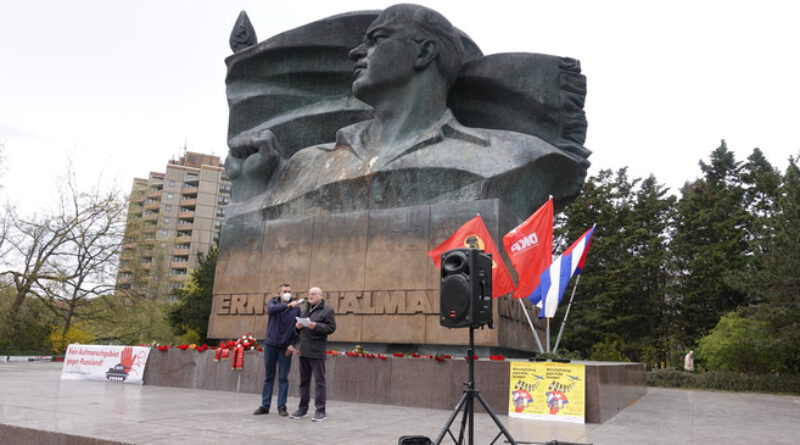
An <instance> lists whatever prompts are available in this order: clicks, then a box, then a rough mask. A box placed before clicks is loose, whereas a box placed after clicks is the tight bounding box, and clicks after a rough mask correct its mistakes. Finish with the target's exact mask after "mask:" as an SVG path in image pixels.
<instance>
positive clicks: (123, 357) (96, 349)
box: [61, 345, 150, 385]
mask: <svg viewBox="0 0 800 445" xmlns="http://www.w3.org/2000/svg"><path fill="white" fill-rule="evenodd" d="M149 353H150V348H149V347H147V346H105V345H69V347H68V348H67V354H66V356H65V357H64V368H63V369H62V370H61V378H62V379H66V380H100V381H109V382H119V383H135V384H139V385H141V384H142V383H144V382H143V380H142V378H143V377H144V366H145V364H147V355H148V354H149Z"/></svg>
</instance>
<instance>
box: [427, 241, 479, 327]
mask: <svg viewBox="0 0 800 445" xmlns="http://www.w3.org/2000/svg"><path fill="white" fill-rule="evenodd" d="M441 274H442V281H441V285H440V290H439V303H440V304H439V324H440V325H442V326H444V327H448V328H468V327H479V326H482V325H484V324H488V325H490V327H491V324H492V256H491V255H489V254H486V253H484V252H483V251H481V250H478V249H453V250H448V251H447V252H445V253H443V254H442V262H441Z"/></svg>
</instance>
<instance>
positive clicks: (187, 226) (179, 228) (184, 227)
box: [175, 224, 194, 232]
mask: <svg viewBox="0 0 800 445" xmlns="http://www.w3.org/2000/svg"><path fill="white" fill-rule="evenodd" d="M192 227H194V224H178V225H177V226H175V230H177V231H178V232H183V231H187V232H188V231H190V230H192Z"/></svg>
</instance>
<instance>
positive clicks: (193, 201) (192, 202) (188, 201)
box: [181, 198, 197, 209]
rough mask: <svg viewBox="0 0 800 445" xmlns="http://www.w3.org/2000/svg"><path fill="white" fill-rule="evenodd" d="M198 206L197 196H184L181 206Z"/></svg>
mask: <svg viewBox="0 0 800 445" xmlns="http://www.w3.org/2000/svg"><path fill="white" fill-rule="evenodd" d="M196 206H197V198H182V199H181V207H189V208H192V209H193V208H195V207H196Z"/></svg>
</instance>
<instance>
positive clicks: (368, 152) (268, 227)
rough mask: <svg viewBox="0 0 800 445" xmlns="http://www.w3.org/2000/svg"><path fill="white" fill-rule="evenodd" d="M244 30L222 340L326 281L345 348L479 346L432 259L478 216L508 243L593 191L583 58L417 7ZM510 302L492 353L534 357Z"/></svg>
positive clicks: (214, 327)
mask: <svg viewBox="0 0 800 445" xmlns="http://www.w3.org/2000/svg"><path fill="white" fill-rule="evenodd" d="M255 41H256V39H255V32H254V31H252V27H251V26H250V24H249V20H248V19H247V17H246V15H241V16H240V18H239V20H238V21H237V25H236V27H235V28H234V33H233V34H232V36H231V47H232V49H233V50H234V51H235V54H233V55H232V56H230V57H229V58H228V59H227V60H226V62H227V65H228V77H227V79H226V83H227V87H228V100H229V104H230V110H231V111H230V122H229V146H230V154H229V156H228V158H227V159H226V162H225V164H226V169H227V170H228V172H229V175H230V177H231V180H232V187H233V196H232V198H233V203H232V204H230V205H229V206H228V207H227V209H226V219H225V224H224V226H223V231H222V232H223V233H222V238H221V243H220V256H219V263H218V268H217V282H216V283H215V289H214V295H215V296H214V308H213V309H212V316H211V320H210V324H209V336H210V337H216V338H226V337H233V336H237V335H240V334H241V333H242V332H247V331H253V332H261V331H263V325H264V323H265V321H266V320H265V316H264V315H263V300H264V297H265V295H266V294H267V293H268V292H269V289H272V288H273V287H274V286H275V284H277V283H279V282H286V281H288V282H291V283H292V284H293V285H295V286H296V287H298V288H308V286H310V285H320V286H322V287H323V288H325V289H332V290H333V291H332V292H329V295H328V296H327V297H328V301H329V302H330V303H331V304H333V305H334V307H335V308H336V311H337V320H339V324H340V329H339V330H337V333H336V334H334V336H332V337H331V340H332V341H340V342H355V343H369V342H375V343H403V344H464V340H465V339H463V338H461V337H463V335H460V333H459V332H458V331H457V330H456V331H448V330H447V329H445V328H442V327H440V326H439V325H438V281H439V274H438V271H437V270H436V269H435V267H434V266H433V265H432V264H431V263H430V261H429V259H428V258H427V256H426V255H425V253H426V252H427V251H428V250H430V249H431V248H433V247H435V246H436V245H438V244H439V243H440V242H441V241H442V240H444V239H445V238H447V237H448V236H449V235H450V234H451V233H452V232H453V231H454V230H455V229H456V228H458V227H459V226H460V225H461V224H463V223H464V222H466V221H467V220H468V219H470V218H471V217H472V216H474V214H475V213H480V214H481V215H482V216H483V218H484V220H485V221H486V223H487V225H488V228H489V230H490V232H491V233H492V235H493V236H494V237H495V240H499V239H500V238H501V237H502V235H503V234H504V233H506V232H507V231H508V230H510V229H511V228H513V227H514V226H516V224H517V223H518V222H520V220H521V218H525V217H527V216H528V215H529V214H530V213H531V212H532V211H533V210H535V209H536V208H537V207H538V206H539V205H541V204H542V203H543V202H544V201H545V200H546V199H547V196H548V195H553V196H554V199H555V204H556V207H557V208H560V207H563V206H564V205H566V204H568V203H569V202H570V201H571V200H572V199H574V198H575V196H577V194H578V192H579V190H580V187H581V185H582V183H583V180H584V178H585V175H586V169H587V167H588V165H589V164H588V161H587V160H586V158H587V157H588V155H589V151H588V150H586V149H585V148H584V147H583V145H582V144H583V142H584V139H585V131H586V120H585V117H584V114H583V101H584V97H585V78H584V77H583V76H582V75H581V74H580V65H579V63H578V62H577V61H576V60H573V59H568V58H561V57H555V56H547V55H541V54H523V53H514V54H496V55H491V56H483V55H482V53H481V52H480V50H479V49H478V47H477V45H476V44H475V43H474V42H472V40H471V39H469V37H468V36H466V35H465V34H464V33H462V32H461V31H459V30H457V29H456V28H454V27H453V26H452V25H451V24H450V23H449V22H448V21H447V19H445V18H444V17H443V16H441V15H440V14H439V13H437V12H435V11H433V10H430V9H428V8H425V7H422V6H417V5H395V6H392V7H389V8H387V9H386V10H384V11H382V12H357V13H348V14H342V15H338V16H334V17H331V18H328V19H324V20H321V21H318V22H314V23H311V24H309V25H306V26H303V27H300V28H297V29H295V30H291V31H288V32H286V33H283V34H279V35H277V36H274V37H272V38H270V39H268V40H266V41H263V42H261V43H257V44H256V43H255ZM506 298H507V297H504V298H502V299H498V300H495V302H496V303H497V304H496V306H497V307H498V311H497V314H495V318H496V320H495V323H494V324H495V326H497V327H498V329H496V330H492V331H488V330H487V331H481V332H479V334H478V337H477V339H476V341H477V343H478V344H479V345H484V346H496V347H501V348H514V349H528V350H532V349H533V340H532V339H531V338H530V330H529V328H528V327H527V325H525V324H524V321H523V320H524V318H523V317H524V316H523V315H522V314H521V313H520V312H519V311H520V309H519V308H518V305H517V304H513V305H512V304H511V302H510V301H508V300H507V299H506Z"/></svg>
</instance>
